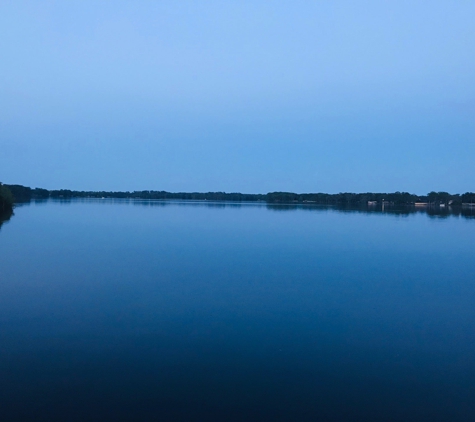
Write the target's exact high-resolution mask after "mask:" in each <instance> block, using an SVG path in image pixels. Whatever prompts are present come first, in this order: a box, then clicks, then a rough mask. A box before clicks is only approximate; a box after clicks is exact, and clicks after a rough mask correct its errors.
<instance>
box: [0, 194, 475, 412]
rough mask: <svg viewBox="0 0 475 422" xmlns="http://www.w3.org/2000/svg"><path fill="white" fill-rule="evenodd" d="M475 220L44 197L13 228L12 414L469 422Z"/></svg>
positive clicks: (6, 370)
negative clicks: (67, 200)
mask: <svg viewBox="0 0 475 422" xmlns="http://www.w3.org/2000/svg"><path fill="white" fill-rule="evenodd" d="M474 246H475V219H474V218H470V215H461V214H454V215H450V214H448V215H430V214H427V213H424V212H417V213H409V214H406V213H390V212H387V213H386V212H357V211H351V210H345V211H342V210H338V209H331V208H325V207H304V206H302V207H291V206H289V207H286V206H275V207H272V206H267V205H266V204H263V203H253V204H235V203H234V204H231V203H206V202H201V203H190V202H188V203H186V202H159V201H157V202H150V201H135V202H132V201H131V202H128V201H113V200H102V201H101V200H89V201H87V200H83V201H69V202H66V201H63V202H60V201H47V202H38V203H35V202H32V203H31V204H26V205H23V206H19V207H17V208H16V209H15V215H14V216H13V217H12V218H11V219H10V221H8V222H6V223H5V224H4V225H3V226H2V227H1V230H0V271H1V272H0V409H1V414H2V417H1V419H2V420H3V421H10V420H12V421H14V420H22V421H23V420H31V421H33V420H34V421H104V420H113V421H121V420H144V421H145V420H159V421H212V420H216V421H263V420H269V421H317V420H318V421H473V420H474V417H475V416H474V415H475V399H474V397H475V325H474V324H475V259H474Z"/></svg>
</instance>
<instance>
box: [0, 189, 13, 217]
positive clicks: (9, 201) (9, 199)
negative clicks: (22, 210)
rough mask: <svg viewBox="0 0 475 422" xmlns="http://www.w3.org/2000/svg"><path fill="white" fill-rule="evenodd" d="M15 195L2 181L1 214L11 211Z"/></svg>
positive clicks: (0, 191) (0, 192)
mask: <svg viewBox="0 0 475 422" xmlns="http://www.w3.org/2000/svg"><path fill="white" fill-rule="evenodd" d="M13 202H14V197H13V195H12V193H11V191H10V189H8V187H7V186H5V185H4V184H2V183H1V182H0V214H5V213H8V212H11V211H12V209H13Z"/></svg>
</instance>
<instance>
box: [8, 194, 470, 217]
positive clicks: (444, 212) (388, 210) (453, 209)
mask: <svg viewBox="0 0 475 422" xmlns="http://www.w3.org/2000/svg"><path fill="white" fill-rule="evenodd" d="M48 202H55V203H59V204H63V205H69V204H73V203H93V204H104V205H107V204H132V205H137V206H147V207H165V206H170V205H173V206H188V207H193V206H195V207H210V208H240V207H242V206H246V207H249V206H256V207H266V208H267V209H268V210H273V211H294V210H303V211H309V212H318V211H328V210H332V211H337V212H343V213H370V214H386V215H401V216H404V215H411V214H425V215H427V216H429V217H438V218H446V217H450V216H454V217H464V218H474V217H475V205H474V206H439V205H436V206H428V205H425V206H414V205H407V206H404V205H387V204H385V205H384V206H382V205H381V204H379V205H361V206H354V205H321V204H310V203H307V204H272V203H266V202H264V201H256V202H221V201H193V200H154V199H128V198H125V199H122V198H117V199H115V198H103V199H97V198H62V199H33V200H31V201H29V202H22V203H20V204H17V206H24V205H29V204H31V203H34V204H37V205H39V204H47V203H48Z"/></svg>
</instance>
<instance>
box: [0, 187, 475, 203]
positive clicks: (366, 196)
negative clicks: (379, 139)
mask: <svg viewBox="0 0 475 422" xmlns="http://www.w3.org/2000/svg"><path fill="white" fill-rule="evenodd" d="M0 187H1V189H2V190H1V191H0V195H1V196H0V198H3V197H5V199H3V200H2V201H5V202H0V204H3V203H5V204H8V203H12V202H13V201H17V202H21V201H29V200H31V199H48V198H56V199H61V198H62V199H72V198H119V199H120V198H122V199H126V198H129V199H160V200H167V199H168V200H170V199H175V200H177V199H179V200H195V201H204V200H206V201H236V202H254V201H262V202H267V203H270V204H296V203H297V204H326V205H354V206H357V205H367V204H382V203H388V204H394V205H413V204H416V203H427V204H444V205H462V204H463V203H475V193H474V192H466V193H464V194H450V193H448V192H435V191H433V192H429V193H428V194H427V195H415V194H411V193H408V192H393V193H374V192H366V193H351V192H340V193H336V194H330V193H293V192H269V193H267V194H245V193H239V192H233V193H226V192H167V191H154V190H143V191H133V192H128V191H127V192H122V191H116V192H107V191H74V190H69V189H59V190H47V189H42V188H30V187H27V186H22V185H0ZM3 191H5V193H3V194H2V193H1V192H3ZM9 195H10V196H9ZM8 198H10V199H8ZM9 201H10V202H9ZM0 206H1V205H0ZM6 206H8V205H6Z"/></svg>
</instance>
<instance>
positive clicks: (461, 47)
mask: <svg viewBox="0 0 475 422" xmlns="http://www.w3.org/2000/svg"><path fill="white" fill-rule="evenodd" d="M474 21H475V2H474V1H465V2H464V1H457V2H448V1H432V2H427V1H417V0H413V1H401V0H399V1H385V2H382V1H331V2H326V1H325V2H323V1H320V2H303V1H292V2H290V1H288V2H279V1H276V2H269V1H252V2H251V1H239V2H237V1H230V2H222V1H207V2H187V1H181V2H172V1H169V2H168V1H161V2H157V1H113V2H112V1H110V2H106V1H104V2H96V1H80V2H74V3H73V2H64V1H42V2H37V1H31V2H25V1H19V0H15V1H3V2H1V3H0V57H1V60H0V181H2V182H4V183H20V184H24V185H28V186H32V187H35V186H38V187H45V188H49V189H55V188H70V189H78V190H142V189H155V190H162V189H163V190H168V191H218V190H219V191H228V192H229V191H240V192H253V193H254V192H255V193H258V192H268V191H274V190H288V191H294V192H330V193H334V192H340V191H355V192H360V191H395V190H401V191H410V192H415V193H426V192H428V191H430V190H447V191H450V192H465V191H468V190H472V191H473V190H475V186H474V180H475V178H474V164H473V163H474V161H475V78H474V75H475V54H474V51H475V25H474V24H473V22H474Z"/></svg>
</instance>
